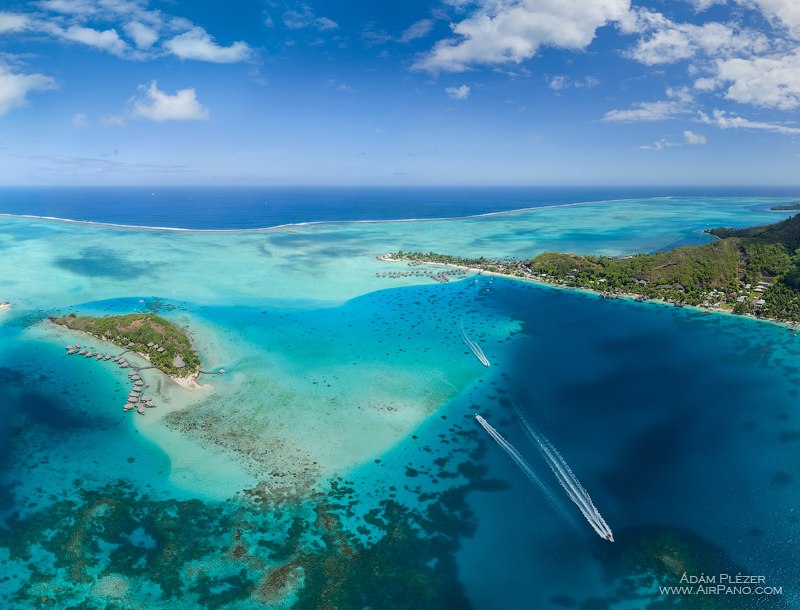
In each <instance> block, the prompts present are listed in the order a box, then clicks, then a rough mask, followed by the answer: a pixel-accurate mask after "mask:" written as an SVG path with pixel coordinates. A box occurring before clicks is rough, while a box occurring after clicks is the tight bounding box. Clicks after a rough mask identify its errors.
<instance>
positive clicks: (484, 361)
mask: <svg viewBox="0 0 800 610" xmlns="http://www.w3.org/2000/svg"><path fill="white" fill-rule="evenodd" d="M460 326H461V338H462V339H464V343H466V344H467V347H469V349H470V350H472V353H473V354H475V357H476V358H477V359H478V360H480V361H481V364H482V365H483V366H491V365H492V364H491V362H489V359H488V358H487V357H486V355H485V354H484V353H483V350H482V349H481V347H480V345H478V344H477V343H475V342H474V341H473V340H472V339H470V338H469V337H468V336H467V333H466V332H465V331H464V322H463V321H462V322H460ZM484 421H485V420H484Z"/></svg>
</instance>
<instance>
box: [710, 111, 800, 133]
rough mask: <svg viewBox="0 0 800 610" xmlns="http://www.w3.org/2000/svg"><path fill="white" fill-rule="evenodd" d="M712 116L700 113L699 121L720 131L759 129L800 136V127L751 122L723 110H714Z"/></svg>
mask: <svg viewBox="0 0 800 610" xmlns="http://www.w3.org/2000/svg"><path fill="white" fill-rule="evenodd" d="M711 115H712V116H708V115H707V114H706V113H704V112H700V113H699V115H698V117H699V118H698V121H699V122H700V123H704V124H706V125H716V126H717V127H719V128H720V129H758V130H762V131H773V132H775V133H781V134H785V135H800V127H790V126H787V125H783V124H781V123H765V122H762V121H751V120H749V119H745V118H742V117H740V116H730V115H728V113H727V112H725V111H723V110H714V111H713V112H712V113H711Z"/></svg>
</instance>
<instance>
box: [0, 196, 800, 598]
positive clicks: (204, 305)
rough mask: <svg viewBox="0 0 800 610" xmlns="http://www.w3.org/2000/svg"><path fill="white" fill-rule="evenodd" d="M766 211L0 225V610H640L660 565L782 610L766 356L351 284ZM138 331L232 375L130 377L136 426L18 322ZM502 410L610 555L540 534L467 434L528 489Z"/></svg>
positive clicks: (786, 384) (685, 317)
mask: <svg viewBox="0 0 800 610" xmlns="http://www.w3.org/2000/svg"><path fill="white" fill-rule="evenodd" d="M768 205H769V202H765V201H764V200H747V199H713V200H701V199H696V200H695V199H660V200H638V201H624V202H606V203H598V204H590V205H585V206H572V207H560V208H548V209H542V210H533V211H528V212H521V213H516V214H508V215H498V216H489V217H483V218H480V219H464V220H452V221H431V222H416V223H414V222H397V223H364V224H329V225H313V226H298V227H291V228H286V229H283V230H279V231H266V232H250V233H183V232H180V233H164V232H154V231H138V230H130V229H112V228H104V227H98V226H87V225H82V224H72V223H59V222H53V221H42V220H31V219H24V220H23V219H18V218H3V219H0V256H2V260H3V268H2V270H1V271H0V298H2V299H3V300H8V301H10V302H11V303H12V305H13V307H12V309H11V310H10V311H6V312H3V313H0V316H2V317H0V387H2V389H3V392H2V396H3V398H2V401H3V402H2V404H0V414H1V415H0V417H1V418H2V420H1V421H2V422H3V426H2V430H0V434H2V436H1V437H0V438H2V439H3V444H2V445H1V447H2V450H3V465H4V466H3V471H2V479H3V483H4V487H3V488H4V489H5V493H4V495H3V497H2V504H0V507H2V511H3V512H2V514H3V518H4V523H5V524H6V525H8V526H9V527H8V528H7V529H3V528H0V549H2V548H6V549H8V550H7V551H2V550H0V553H3V552H5V553H6V554H7V556H8V559H7V560H6V559H5V557H6V555H0V561H8V563H6V564H4V565H6V566H10V569H9V574H10V576H9V577H8V578H7V579H5V580H4V579H0V597H1V598H2V599H3V600H4V603H7V604H9V605H10V607H19V608H27V607H36V605H35V604H36V602H35V600H36V599H40V598H41V597H42V596H46V597H51V598H52V599H55V600H57V603H60V604H61V605H62V606H64V607H69V604H77V603H79V602H80V601H81V600H84V599H91V600H99V601H103V600H105V601H106V602H114V603H116V602H119V603H122V602H124V603H127V604H132V605H133V606H134V607H136V605H137V604H138V605H139V607H167V606H170V607H176V608H179V607H186V608H192V607H197V606H198V604H199V605H201V606H205V607H224V608H251V607H290V606H291V605H292V604H296V605H297V607H316V606H315V604H316V605H318V604H319V600H320V599H323V598H324V597H325V596H328V597H327V599H336V600H339V603H340V606H341V607H362V606H364V605H372V606H373V607H466V606H467V605H468V604H470V603H471V604H472V605H473V606H474V607H477V608H528V607H547V606H548V605H553V604H558V603H562V604H563V603H569V600H567V599H566V598H569V599H571V600H573V601H574V602H575V603H600V602H603V603H605V604H606V606H605V607H626V606H624V605H625V604H627V605H628V606H630V604H635V603H638V602H636V601H635V598H634V593H633V592H634V591H639V592H644V591H651V593H650V594H648V595H649V597H648V598H646V599H647V600H648V603H649V601H653V600H654V599H655V598H656V597H657V596H654V595H653V594H652V590H654V589H653V584H652V576H653V575H655V576H657V577H659V578H661V579H662V580H664V579H667V580H668V574H667V573H668V572H669V569H668V568H670V566H671V565H672V564H669V563H664V562H663V561H662V562H661V563H659V559H658V558H659V557H661V556H662V555H663V551H664V548H665V547H668V548H669V549H671V551H672V552H674V554H675V557H678V559H679V560H680V561H683V562H685V563H686V564H687V565H693V566H695V567H698V568H699V569H705V570H709V569H717V570H731V571H736V570H739V571H742V570H746V571H748V573H754V574H764V575H766V576H767V577H768V581H769V582H770V583H771V584H775V585H778V586H781V585H782V586H783V587H784V588H785V589H786V592H785V594H784V596H782V597H781V598H780V599H779V600H778V602H780V603H789V604H795V605H796V604H797V603H798V598H797V591H798V588H797V583H796V581H795V579H796V576H795V575H794V574H793V572H792V571H791V569H790V566H793V565H796V564H797V563H798V560H800V556H798V551H797V546H796V544H795V543H794V542H793V541H796V540H797V534H798V519H797V518H796V516H795V514H794V502H793V501H794V500H795V499H796V497H797V495H796V491H795V488H796V478H797V476H800V473H798V472H797V467H796V464H797V463H798V462H797V458H798V457H800V455H798V453H797V451H798V446H800V444H799V443H800V440H798V439H800V433H798V430H800V428H798V425H797V421H796V420H797V418H798V417H800V414H798V412H797V408H796V406H795V404H796V395H797V389H798V388H797V385H798V383H800V367H798V366H797V365H796V362H797V356H798V347H797V345H796V338H794V337H793V336H792V335H791V334H790V333H788V332H786V330H784V329H781V328H779V327H777V326H771V325H767V324H761V323H755V322H752V321H748V320H741V319H737V318H730V317H723V316H702V315H699V314H696V313H692V312H690V311H679V310H674V309H672V308H665V307H659V306H653V305H640V304H633V303H626V302H619V301H613V302H607V301H602V300H599V299H597V298H595V297H592V296H587V295H581V294H578V293H572V292H565V291H560V290H555V289H550V288H543V287H536V286H532V285H529V284H521V283H518V282H513V281H509V280H501V279H495V280H492V279H488V278H475V277H468V278H466V279H464V280H462V281H459V282H453V283H450V284H447V285H439V284H428V283H425V282H426V280H422V279H420V278H406V279H403V280H398V281H392V280H387V279H382V278H376V277H375V272H376V271H379V270H393V269H396V268H397V267H393V266H391V265H390V264H387V263H381V262H380V261H377V260H376V258H375V257H376V256H377V255H378V254H381V253H383V252H387V251H391V250H396V249H400V248H402V249H404V250H412V249H424V250H436V251H440V252H447V253H452V254H461V255H465V256H476V255H490V256H521V255H528V256H529V255H533V254H535V253H537V252H539V251H543V250H547V249H553V250H570V251H580V252H601V253H608V254H625V253H631V252H637V251H641V250H656V249H659V248H665V247H670V246H672V245H675V244H687V243H700V242H703V241H706V240H707V239H708V238H707V236H705V235H703V234H702V232H701V231H702V229H704V228H708V227H710V226H718V225H728V226H748V225H753V224H760V223H764V222H768V221H771V220H776V219H778V218H780V217H782V216H778V215H776V213H774V212H768V211H766V208H767V207H768ZM148 310H156V311H158V312H159V313H161V314H162V315H165V316H167V317H169V318H170V319H172V320H174V321H175V322H177V323H178V324H181V325H187V326H188V327H189V328H190V329H191V332H192V333H193V336H194V339H195V341H196V343H197V345H198V347H199V349H200V352H201V357H202V359H203V363H204V366H207V367H208V368H219V367H223V368H225V369H226V370H227V371H228V374H227V375H226V376H225V377H214V378H211V381H210V384H211V385H212V386H213V388H209V389H207V390H194V391H188V390H184V389H182V388H180V387H178V386H174V385H171V384H170V383H169V382H168V381H167V380H166V379H164V378H162V377H160V376H159V375H157V374H155V373H150V374H148V375H149V377H148V382H150V383H152V384H153V386H154V387H156V388H158V392H159V398H160V400H159V402H160V407H159V408H158V409H156V410H151V411H148V413H147V415H146V416H144V417H141V416H138V415H136V414H135V413H125V414H124V413H122V410H121V402H120V401H121V400H122V399H123V398H124V396H125V392H126V388H127V386H126V384H125V382H126V379H125V375H124V373H123V372H121V371H120V370H119V369H115V368H112V367H111V366H110V365H108V364H101V363H96V362H94V361H85V360H84V359H70V358H69V357H67V356H66V355H64V348H63V346H64V345H66V344H68V343H74V342H75V340H76V338H75V336H74V335H69V334H67V333H66V332H65V331H63V330H62V329H59V328H56V327H52V326H51V325H49V324H48V323H46V322H42V319H43V318H44V317H45V316H47V315H52V314H55V313H58V314H62V313H66V312H68V311H76V312H78V313H106V312H108V313H118V312H131V311H148ZM462 323H463V325H464V328H465V330H466V332H467V333H468V334H469V335H470V336H471V337H472V338H473V339H474V340H476V341H478V342H479V343H480V344H481V346H482V348H483V350H484V351H485V352H486V355H487V357H488V358H489V360H490V361H491V362H492V367H490V368H485V367H483V366H481V365H480V363H479V362H478V361H477V359H476V358H475V357H474V356H473V355H472V354H471V353H470V352H469V351H468V349H467V348H466V346H465V345H464V343H463V341H462V340H461V338H460V333H459V327H460V324H462ZM98 347H99V346H98ZM109 349H110V348H109ZM206 381H208V379H207V380H206ZM512 404H518V405H520V406H521V408H523V409H524V410H525V411H526V412H528V414H529V416H530V417H531V418H532V419H533V420H534V421H535V422H536V425H537V426H538V427H540V428H542V429H543V431H544V432H545V433H546V434H547V436H548V437H549V438H550V439H551V440H552V441H553V442H554V444H555V445H556V446H557V447H558V448H559V450H560V451H561V452H562V453H563V455H564V457H565V458H566V459H567V460H568V462H569V463H570V464H571V466H572V467H573V469H574V471H575V472H576V474H578V475H579V477H580V479H581V481H582V482H583V483H584V485H585V486H586V488H587V489H588V490H590V492H591V493H592V497H593V498H594V500H595V503H596V504H597V506H598V508H600V510H601V511H602V512H603V515H604V516H605V518H606V520H607V521H608V522H609V524H610V525H611V527H612V529H614V532H615V536H616V539H617V542H616V543H615V544H614V545H609V544H608V543H606V542H605V541H602V540H600V539H599V538H597V536H595V535H594V534H593V533H592V532H591V530H590V528H589V527H588V525H587V524H586V523H585V522H583V521H582V518H581V516H580V513H578V512H577V510H576V507H574V506H571V505H569V503H568V502H567V503H566V504H565V506H564V507H563V508H564V510H566V511H567V512H568V513H569V514H570V515H571V518H572V520H573V521H574V526H571V525H569V524H568V523H566V522H565V521H564V520H562V519H560V518H559V517H558V514H557V512H556V511H555V510H554V509H553V507H552V506H550V505H549V504H548V503H547V502H546V501H545V500H544V498H543V496H542V495H541V494H540V493H538V491H537V489H536V488H535V487H532V486H531V485H530V483H529V482H528V481H527V480H526V479H524V478H523V477H522V476H521V475H520V473H519V472H518V471H517V470H516V469H515V467H514V466H513V465H511V464H510V463H509V462H508V461H507V460H506V458H505V457H504V454H502V452H501V451H500V450H499V448H498V447H497V446H496V445H495V444H493V442H492V441H491V439H490V438H489V437H488V436H486V435H485V434H484V433H483V431H482V430H481V429H480V428H479V427H478V426H476V424H475V422H474V419H473V416H474V413H476V412H481V413H483V414H484V415H485V416H486V417H487V419H489V421H490V422H492V423H493V425H495V426H496V427H497V429H498V430H499V431H501V433H503V434H504V435H506V436H507V437H508V438H509V440H511V442H513V443H514V444H515V445H517V446H518V447H520V450H521V451H522V452H523V455H525V456H526V459H530V460H531V462H532V463H535V461H536V452H535V450H534V449H533V448H532V447H530V446H529V445H526V443H527V441H526V439H525V438H524V435H523V434H522V432H521V430H520V428H519V425H518V424H517V423H516V421H515V419H514V418H513V409H512ZM537 468H542V464H539V465H538V466H537ZM544 474H545V475H546V474H547V471H546V469H545V471H544ZM555 491H556V492H560V490H559V489H558V488H557V487H556V488H555ZM560 493H563V492H560ZM562 500H563V498H562ZM570 511H571V512H570ZM670 557H671V556H670ZM33 558H36V561H34V564H35V565H37V566H38V567H36V568H35V569H34V568H32V567H31V565H32V564H31V560H32V559H33ZM654 558H655V559H654ZM678 559H676V561H678ZM647 561H652V562H653V563H652V565H650V564H647ZM326 562H331V563H326ZM643 562H644V565H650V571H649V573H650V581H647V578H648V577H647V570H644V569H641V565H642V564H643ZM487 564H490V565H491V570H487V567H486V566H487ZM326 565H327V566H328V567H327V568H325V567H324V566H326ZM636 565H638V566H640V569H639V572H637V571H636V570H635V569H634V568H633V567H632V566H636ZM331 566H336V568H335V569H333V568H332V567H331ZM376 566H378V567H376ZM167 567H168V569H166V568H167ZM673 567H674V566H673ZM167 573H174V574H177V575H180V579H179V580H177V581H176V580H172V579H170V578H169V577H168V574H167ZM643 574H644V575H643ZM665 574H666V575H665ZM634 576H636V577H637V580H636V581H635V582H634V581H633V580H632V579H633V577H634ZM667 584H672V583H670V582H667ZM634 585H635V586H634ZM56 587H59V588H58V589H56ZM298 591H299V593H298ZM642 594H644V593H642ZM565 596H566V597H565ZM592 599H595V600H600V601H595V602H590V600H592ZM115 600H116V602H115ZM553 600H555V601H553ZM673 601H676V600H673ZM738 601H741V603H742V604H743V605H741V606H740V607H749V606H748V605H747V604H748V603H750V602H751V601H759V600H750V599H744V600H738ZM769 601H774V600H769ZM677 602H680V600H677V601H676V603H677ZM98 603H99V602H98ZM104 603H105V602H104ZM737 603H738V602H737ZM359 604H361V605H359ZM615 604H621V605H615ZM553 607H555V606H553ZM596 607H603V606H596ZM631 607H633V606H631ZM676 607H681V606H679V605H678V606H676ZM774 607H792V606H781V605H775V606H774Z"/></svg>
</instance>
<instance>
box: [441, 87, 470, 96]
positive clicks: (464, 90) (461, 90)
mask: <svg viewBox="0 0 800 610" xmlns="http://www.w3.org/2000/svg"><path fill="white" fill-rule="evenodd" d="M471 91H472V89H470V87H469V85H461V86H460V87H446V88H445V93H447V95H449V96H450V97H452V98H453V99H454V100H465V99H467V98H468V97H469V94H470V92H471Z"/></svg>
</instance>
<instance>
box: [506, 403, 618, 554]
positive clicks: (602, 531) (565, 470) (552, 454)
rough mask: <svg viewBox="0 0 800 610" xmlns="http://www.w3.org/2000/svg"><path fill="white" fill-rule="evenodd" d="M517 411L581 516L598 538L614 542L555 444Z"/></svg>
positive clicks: (527, 432)
mask: <svg viewBox="0 0 800 610" xmlns="http://www.w3.org/2000/svg"><path fill="white" fill-rule="evenodd" d="M516 411H517V417H519V419H520V421H521V422H522V424H523V426H524V427H525V433H526V434H527V435H528V438H530V439H531V441H532V442H533V443H534V444H535V445H536V446H537V447H538V448H539V451H541V453H542V457H544V459H545V462H547V465H548V466H550V470H552V471H553V474H554V475H555V477H556V479H558V482H559V483H560V484H561V487H563V488H564V491H566V492H567V495H568V496H569V499H570V500H572V501H573V502H574V503H575V504H576V506H577V507H578V508H579V509H580V511H581V514H583V516H584V518H585V519H586V521H588V522H589V525H591V526H592V529H594V531H595V532H597V535H598V536H600V537H601V538H604V539H605V540H608V541H609V542H614V533H613V532H612V531H611V528H610V527H608V524H607V523H606V521H605V519H603V515H601V514H600V511H599V510H597V507H596V506H595V505H594V502H592V497H591V496H590V495H589V492H588V491H586V490H585V489H584V488H583V485H581V482H580V481H579V480H578V477H576V476H575V473H574V472H572V469H571V468H570V467H569V464H567V462H566V461H565V460H564V458H563V457H562V456H561V454H560V453H559V452H558V450H557V449H556V448H555V447H554V446H553V444H552V443H551V442H550V441H549V440H547V437H545V436H544V435H543V434H541V433H537V432H536V430H534V428H533V426H532V425H531V424H530V422H528V420H527V419H526V418H525V416H524V415H523V414H522V412H521V411H520V409H519V408H517V409H516Z"/></svg>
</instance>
